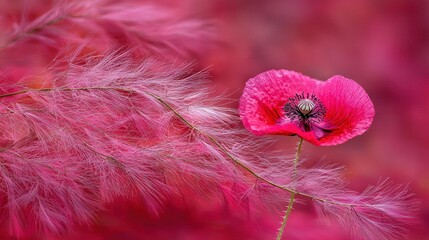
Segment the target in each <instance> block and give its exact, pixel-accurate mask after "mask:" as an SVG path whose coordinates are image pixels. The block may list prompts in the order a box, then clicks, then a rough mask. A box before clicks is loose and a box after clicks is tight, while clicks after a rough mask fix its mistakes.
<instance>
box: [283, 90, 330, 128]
mask: <svg viewBox="0 0 429 240" xmlns="http://www.w3.org/2000/svg"><path fill="white" fill-rule="evenodd" d="M283 109H284V111H285V115H286V117H288V118H289V119H290V121H297V124H298V125H299V126H301V127H302V129H303V130H304V131H310V130H311V127H312V125H314V124H317V123H320V122H322V121H323V119H324V117H325V114H326V108H325V106H324V105H323V103H322V102H321V101H320V100H319V98H317V97H316V95H314V94H309V93H306V94H305V93H301V94H296V95H295V97H293V98H289V100H288V102H287V103H286V104H285V106H284V108H283Z"/></svg>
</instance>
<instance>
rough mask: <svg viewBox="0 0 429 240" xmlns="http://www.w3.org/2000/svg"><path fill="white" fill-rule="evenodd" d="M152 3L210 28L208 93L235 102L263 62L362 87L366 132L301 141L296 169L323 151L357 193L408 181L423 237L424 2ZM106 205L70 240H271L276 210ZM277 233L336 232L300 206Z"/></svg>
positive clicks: (428, 47)
mask: <svg viewBox="0 0 429 240" xmlns="http://www.w3.org/2000/svg"><path fill="white" fill-rule="evenodd" d="M159 2H160V3H161V4H164V5H166V6H174V7H177V8H181V9H183V10H185V11H186V12H189V13H190V15H191V16H194V17H198V18H202V19H211V20H213V21H214V22H215V23H216V24H218V33H217V34H218V41H219V42H218V45H217V46H216V47H212V48H210V50H208V51H207V52H206V54H204V55H203V56H201V57H199V59H197V60H196V62H197V63H198V65H199V66H200V67H202V68H204V67H210V68H209V69H210V72H211V74H212V76H213V79H212V85H213V87H214V88H215V89H216V92H217V93H218V94H227V95H228V96H229V98H230V99H232V100H233V103H232V105H233V106H235V107H237V106H238V99H239V97H240V95H241V91H242V89H243V88H244V84H245V82H246V80H247V79H249V78H250V77H253V76H255V75H256V74H258V73H260V72H263V71H266V70H269V69H281V68H284V69H288V70H294V71H298V72H301V73H303V74H305V75H308V76H311V77H313V78H316V79H320V80H325V79H328V78H329V77H331V76H333V75H336V74H339V75H344V76H346V77H348V78H351V79H354V80H355V81H356V82H358V83H359V84H360V85H362V86H363V88H364V89H366V91H367V92H368V94H369V96H370V97H371V99H372V100H373V102H374V105H375V109H376V116H375V120H374V122H373V125H372V127H371V128H370V129H369V131H368V132H367V133H365V134H364V135H362V136H359V137H357V138H355V139H352V140H351V141H349V142H347V143H345V144H342V145H340V146H336V147H314V146H310V145H309V144H305V145H304V153H303V155H304V157H307V158H309V161H308V162H307V163H306V164H308V166H311V165H312V164H314V163H316V162H318V161H319V160H320V159H321V158H325V161H327V162H329V163H337V164H339V165H344V166H346V169H347V172H346V173H345V178H347V180H348V181H350V188H351V189H354V190H357V191H362V190H363V189H365V187H366V186H368V185H371V184H376V183H377V182H378V181H379V180H380V179H385V178H390V179H391V180H392V181H393V182H394V183H396V184H409V185H410V188H411V192H413V193H414V194H415V197H416V198H417V199H419V201H420V202H421V206H420V209H419V211H418V213H417V219H416V222H415V224H414V225H413V226H410V227H409V233H410V234H409V239H412V240H424V239H429V1H425V0H378V1H374V0H359V1H353V0H352V1H341V0H327V1H311V0H303V1H285V0H268V1H260V0H204V1H200V0H181V1H175V0H162V1H159ZM0 6H1V7H5V6H6V3H4V2H3V3H1V5H0ZM4 61H7V59H6V58H4V55H2V59H0V62H4ZM43 64H44V63H41V65H43ZM278 138H279V140H280V141H279V143H278V145H277V147H278V148H284V149H285V151H289V152H291V153H293V149H294V146H295V142H296V141H297V139H296V138H294V137H278ZM106 208H107V211H106V212H105V213H102V215H101V216H100V218H99V219H98V224H97V225H96V226H92V227H91V228H82V231H81V232H78V233H75V234H73V235H70V236H69V239H76V238H80V239H128V240H132V239H274V238H275V235H276V231H277V228H278V227H279V225H280V221H281V213H279V212H277V213H276V212H274V213H257V214H255V215H252V216H246V215H245V214H242V213H235V212H231V211H229V210H228V209H224V208H225V207H224V206H223V205H222V204H221V203H214V202H204V200H201V199H199V198H197V197H194V198H193V197H189V199H185V200H183V201H172V202H171V204H169V205H168V206H167V207H166V210H165V212H164V213H162V214H161V215H160V216H159V217H151V216H148V215H147V214H146V213H145V211H144V210H143V209H141V207H138V206H130V205H127V204H121V202H120V201H118V202H117V203H113V204H112V205H111V206H107V207H106ZM4 237H5V238H6V235H5V236H4ZM285 239H291V240H298V239H303V240H308V239H314V240H316V239H333V240H335V239H347V234H346V233H345V232H343V231H342V230H340V229H339V228H338V227H337V226H336V225H327V224H326V223H324V222H323V221H322V220H320V219H318V218H317V217H316V214H315V212H314V209H313V208H312V207H311V204H310V203H309V202H305V201H303V204H298V205H296V206H295V210H294V211H293V212H292V215H291V218H290V223H289V225H288V226H287V228H286V234H285Z"/></svg>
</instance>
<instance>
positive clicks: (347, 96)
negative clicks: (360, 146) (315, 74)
mask: <svg viewBox="0 0 429 240" xmlns="http://www.w3.org/2000/svg"><path fill="white" fill-rule="evenodd" d="M240 117H241V119H242V121H243V124H244V126H245V127H246V128H247V129H248V130H249V131H251V132H253V133H254V134H256V135H264V134H280V135H298V136H300V137H302V138H303V139H305V140H307V141H308V142H310V143H313V144H315V145H321V146H331V145H337V144H341V143H344V142H345V141H347V140H349V139H351V138H353V137H355V136H357V135H361V134H363V133H364V132H365V131H366V130H367V129H368V128H369V126H370V125H371V123H372V119H373V118H374V106H373V104H372V102H371V100H370V99H369V97H368V94H367V93H366V92H365V90H363V88H362V87H361V86H360V85H359V84H357V83H356V82H354V81H353V80H351V79H347V78H345V77H343V76H334V77H332V78H330V79H328V80H327V81H325V82H322V81H319V80H315V79H312V78H310V77H307V76H304V75H302V74H300V73H297V72H293V71H287V70H270V71H267V72H264V73H261V74H259V75H257V76H256V77H254V78H251V79H250V80H249V81H247V84H246V87H245V88H244V91H243V95H242V97H241V99H240Z"/></svg>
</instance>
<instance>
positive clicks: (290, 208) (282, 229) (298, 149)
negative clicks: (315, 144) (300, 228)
mask: <svg viewBox="0 0 429 240" xmlns="http://www.w3.org/2000/svg"><path fill="white" fill-rule="evenodd" d="M303 141H304V139H302V138H300V139H299V142H298V148H297V149H296V154H295V160H294V161H293V173H292V181H295V180H296V174H297V167H298V160H299V156H300V154H301V148H302V143H303ZM295 195H296V193H295V192H292V193H291V194H290V200H289V204H288V206H287V209H286V213H285V216H284V217H283V222H282V226H281V227H280V230H279V233H278V234H277V240H280V239H281V238H282V235H283V231H284V229H285V227H286V222H287V220H288V219H289V215H290V212H291V211H292V207H293V203H294V201H295Z"/></svg>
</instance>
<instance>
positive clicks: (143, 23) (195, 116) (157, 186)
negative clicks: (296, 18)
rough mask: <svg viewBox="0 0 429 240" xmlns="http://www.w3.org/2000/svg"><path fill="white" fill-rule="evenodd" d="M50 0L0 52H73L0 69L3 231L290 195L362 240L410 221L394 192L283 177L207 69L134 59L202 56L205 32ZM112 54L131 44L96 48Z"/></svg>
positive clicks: (325, 178)
mask: <svg viewBox="0 0 429 240" xmlns="http://www.w3.org/2000/svg"><path fill="white" fill-rule="evenodd" d="M54 3H55V4H53V6H52V7H50V8H49V9H48V10H44V11H46V12H45V13H43V14H39V15H37V14H36V17H34V19H28V20H25V18H24V21H22V22H21V23H19V24H18V25H17V28H16V29H15V31H12V32H11V33H9V34H5V35H4V39H3V41H2V43H1V45H0V49H3V50H4V49H5V48H7V50H10V51H9V52H7V53H11V52H12V51H22V52H21V53H22V54H23V53H26V52H28V53H31V51H30V50H31V49H32V48H31V47H32V46H33V45H30V44H28V46H27V45H25V44H26V43H34V42H32V40H34V39H36V40H37V41H35V42H36V43H41V44H43V45H48V46H51V47H53V48H55V49H58V48H60V47H61V46H62V45H61V44H59V45H58V48H57V44H58V43H63V42H68V41H71V43H72V44H70V45H73V44H76V45H78V46H80V50H78V51H74V52H73V51H72V52H71V51H70V49H66V50H64V51H63V52H62V55H61V54H60V56H63V55H70V56H68V57H64V59H63V60H61V59H60V57H58V59H55V61H54V63H53V64H52V65H53V66H52V67H50V68H48V69H45V71H44V72H43V73H39V72H37V71H36V72H37V74H35V73H34V72H33V71H31V70H27V69H26V71H17V72H19V74H15V73H14V71H11V70H13V69H15V70H16V69H17V67H16V65H18V64H15V63H13V62H12V63H11V67H10V66H8V67H3V66H2V69H1V74H0V117H1V121H0V163H1V164H0V189H1V191H0V204H1V206H2V208H1V210H0V211H1V213H2V216H3V217H4V219H5V222H6V223H7V225H8V226H9V231H10V234H11V235H15V236H19V235H28V234H32V233H36V232H37V233H40V234H42V236H44V234H45V235H56V234H61V233H64V232H65V231H67V230H69V231H73V227H74V226H73V225H75V224H91V223H92V222H93V221H94V219H95V218H96V217H97V216H98V213H99V212H100V211H103V207H104V206H105V205H106V203H108V202H111V201H113V200H115V199H117V198H124V199H126V200H128V201H134V202H136V203H138V204H140V205H144V206H145V209H146V210H147V211H148V212H150V213H151V214H153V215H157V214H159V213H160V212H162V211H163V206H164V204H166V203H167V202H168V201H169V200H170V199H181V198H187V197H190V196H192V195H193V194H194V195H199V196H200V197H203V198H207V199H208V202H209V201H212V200H216V201H222V202H225V203H227V204H226V205H227V207H228V208H230V209H232V210H234V211H240V210H242V211H243V210H244V211H245V212H253V211H260V210H261V209H262V206H263V205H265V206H267V207H269V208H274V207H276V206H278V205H281V206H284V204H285V203H286V202H287V201H288V198H289V193H290V192H292V191H295V190H293V189H296V190H297V191H298V193H297V194H298V195H301V196H304V197H310V198H311V199H313V200H314V201H315V202H316V205H322V207H323V209H324V211H323V213H324V214H326V215H329V213H332V215H334V217H335V218H336V219H340V220H341V221H344V222H345V221H350V222H352V223H353V222H359V224H355V225H347V224H345V225H346V228H348V227H347V226H353V228H356V229H357V230H356V232H365V234H364V236H365V237H368V238H369V239H373V238H377V237H379V236H391V235H392V233H393V231H397V230H400V229H399V228H397V227H396V226H397V225H387V224H386V223H387V221H390V222H393V223H399V222H400V221H396V220H397V219H399V220H400V219H403V218H404V217H405V216H407V217H406V218H405V219H408V213H411V210H412V209H410V210H408V209H409V207H411V205H410V206H408V205H406V197H405V196H406V194H405V193H404V194H402V192H400V193H401V194H397V195H394V194H393V192H389V191H387V192H386V191H369V192H366V193H365V194H362V195H357V194H355V193H352V192H349V191H345V190H344V186H343V184H342V183H341V181H340V179H341V177H340V172H339V171H338V170H339V169H336V168H312V169H299V171H298V176H297V178H296V179H293V181H292V179H291V176H292V175H293V174H292V172H293V168H292V161H291V159H290V157H288V156H285V154H284V153H279V152H277V151H270V150H268V149H269V145H270V144H272V140H270V139H262V138H258V137H254V136H252V135H251V134H249V133H247V131H246V130H245V129H244V128H243V126H242V125H241V122H240V119H239V117H238V115H237V113H236V110H235V109H231V108H223V107H219V105H220V103H219V102H220V101H219V100H220V99H216V98H213V97H211V95H210V92H209V91H208V89H207V87H206V82H205V78H206V76H205V73H197V74H194V73H193V71H192V70H190V69H189V66H186V65H177V64H176V65H175V64H161V63H160V62H159V61H156V60H151V59H152V58H148V57H145V54H148V55H151V54H154V53H156V54H161V55H162V56H163V57H167V58H168V57H172V56H173V57H176V56H177V54H180V55H185V57H189V56H190V55H192V54H202V53H203V50H204V49H205V46H206V42H207V41H206V40H208V39H210V38H211V37H212V31H210V28H207V27H206V26H210V25H207V24H205V23H203V22H200V21H197V20H189V19H182V18H181V17H180V16H179V17H178V16H177V15H176V14H175V13H174V12H172V11H169V10H166V9H163V8H159V7H155V6H152V5H147V4H146V5H140V4H137V3H136V2H134V1H117V2H114V3H112V2H109V1H59V2H56V1H55V2H54ZM88 36H91V37H92V39H91V41H90V42H89V43H88V45H84V44H82V40H84V39H87V38H88ZM20 44H21V45H20ZM115 44H118V45H119V46H130V45H131V46H132V47H133V48H131V49H132V51H130V52H128V51H124V50H117V51H111V52H108V53H105V51H103V50H104V49H105V47H106V46H110V45H115ZM21 47H22V48H21ZM11 49H12V50H11ZM71 49H72V48H71ZM94 49H95V51H94ZM87 52H95V54H93V55H86V54H87ZM136 52H138V53H142V52H143V53H144V54H140V55H137V56H138V57H139V58H142V59H143V60H139V61H137V60H136V59H138V58H137V57H136V55H135V54H136ZM3 53H4V52H3ZM97 54H99V55H97ZM157 57H158V55H157ZM23 72H24V73H25V74H23ZM335 89H337V88H335ZM369 116H370V115H369ZM368 118H370V117H368ZM354 124H356V123H353V124H352V126H355V125H354ZM364 125H365V124H364ZM366 127H367V126H366V125H365V126H364V127H363V128H365V129H366ZM352 130H353V129H352ZM359 133H361V132H359ZM353 134H355V133H354V132H353V133H352V135H353ZM343 140H344V139H341V141H343ZM338 141H340V140H338ZM344 141H345V140H344ZM387 200H389V201H387ZM383 201H384V202H387V203H389V204H388V205H382V204H381V202H383ZM350 204H351V205H352V206H353V209H355V211H354V213H355V214H354V215H350V214H348V213H349V210H350V208H351V207H350V206H351V205H350ZM363 207H365V208H363ZM350 216H351V217H350ZM373 216H378V217H376V218H375V217H373ZM360 219H369V220H366V221H359V220H360ZM386 219H387V220H386ZM391 220H393V221H391ZM392 226H393V227H392ZM365 229H367V230H366V231H364V230H365ZM368 229H369V230H368ZM290 231H293V229H291V230H290ZM43 238H44V237H43Z"/></svg>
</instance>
